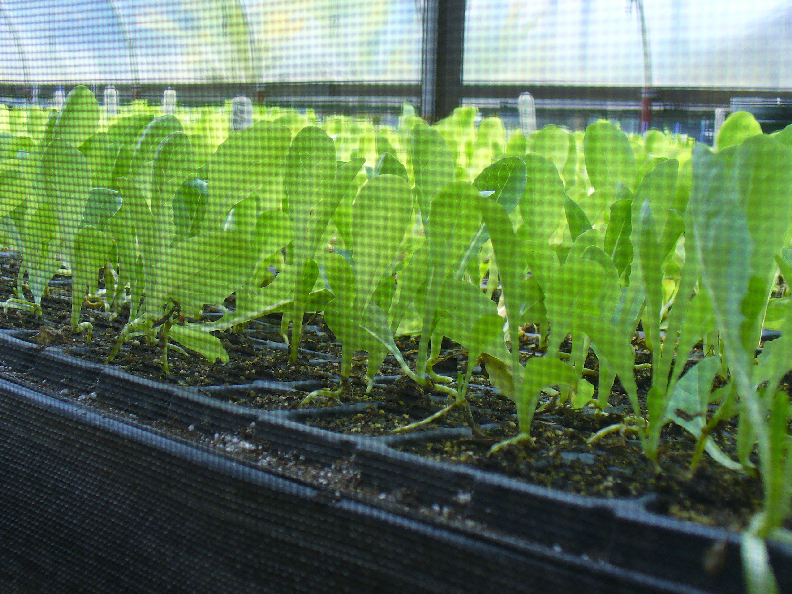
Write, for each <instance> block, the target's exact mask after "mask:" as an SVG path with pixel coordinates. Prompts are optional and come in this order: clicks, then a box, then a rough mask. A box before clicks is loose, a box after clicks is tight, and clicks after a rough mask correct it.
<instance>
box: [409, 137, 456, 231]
mask: <svg viewBox="0 0 792 594" xmlns="http://www.w3.org/2000/svg"><path fill="white" fill-rule="evenodd" d="M410 161H411V163H412V170H413V175H414V177H415V191H416V194H417V196H418V207H419V208H420V211H421V216H422V218H423V219H424V220H426V218H427V217H428V216H429V210H430V206H431V204H432V200H434V197H435V195H436V194H437V193H438V192H439V191H440V188H442V187H443V186H445V185H446V184H448V183H450V182H452V181H454V157H453V156H452V154H451V151H450V150H449V148H448V145H447V144H446V141H445V140H443V137H442V136H441V135H440V133H439V132H438V131H437V130H435V129H434V128H431V127H429V126H427V125H425V124H418V125H416V126H415V128H413V131H412V141H411V146H410Z"/></svg>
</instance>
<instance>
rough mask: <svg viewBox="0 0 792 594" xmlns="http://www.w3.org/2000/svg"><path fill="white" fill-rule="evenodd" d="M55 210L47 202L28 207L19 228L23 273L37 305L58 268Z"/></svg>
mask: <svg viewBox="0 0 792 594" xmlns="http://www.w3.org/2000/svg"><path fill="white" fill-rule="evenodd" d="M54 210H55V209H54V207H53V205H52V204H51V203H49V202H44V203H40V204H35V203H34V204H31V207H29V208H28V209H27V211H26V212H25V220H24V223H23V225H22V232H21V236H22V245H23V248H24V249H23V252H22V269H23V270H27V273H28V285H29V286H30V292H31V293H33V300H34V302H35V303H37V304H39V305H40V304H41V298H42V296H43V295H44V291H45V290H46V288H47V285H48V284H49V282H50V280H51V279H52V277H53V276H55V273H56V272H57V271H58V268H59V266H60V262H59V261H58V259H57V246H58V222H57V219H56V215H55V212H54Z"/></svg>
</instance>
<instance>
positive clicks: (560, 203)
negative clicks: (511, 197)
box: [519, 153, 566, 242]
mask: <svg viewBox="0 0 792 594" xmlns="http://www.w3.org/2000/svg"><path fill="white" fill-rule="evenodd" d="M525 166H526V175H527V180H526V184H525V191H524V192H523V195H522V198H521V199H520V205H519V208H520V215H521V216H522V220H523V222H524V223H525V225H526V228H527V231H528V237H529V238H531V239H532V240H535V241H545V242H546V241H547V240H549V238H550V236H551V235H552V234H553V232H554V231H555V230H556V228H557V227H558V225H559V223H560V222H561V218H562V217H563V216H564V212H565V210H564V209H565V202H566V195H565V194H564V182H563V181H562V180H561V177H560V176H559V175H558V171H557V170H556V168H555V165H553V163H552V161H550V160H549V159H546V158H544V157H540V156H538V155H534V154H531V153H529V154H527V155H526V156H525Z"/></svg>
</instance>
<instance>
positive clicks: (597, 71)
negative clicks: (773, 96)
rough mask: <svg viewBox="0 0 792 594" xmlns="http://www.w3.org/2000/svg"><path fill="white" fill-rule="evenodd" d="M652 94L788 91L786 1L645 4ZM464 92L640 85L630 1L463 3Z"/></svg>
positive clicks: (791, 7)
mask: <svg viewBox="0 0 792 594" xmlns="http://www.w3.org/2000/svg"><path fill="white" fill-rule="evenodd" d="M643 7H644V12H645V18H646V25H647V33H648V38H649V48H650V56H651V64H652V79H651V81H650V82H651V84H653V85H654V86H659V87H686V88H745V89H789V88H792V2H790V1H789V0H754V1H753V2H745V1H744V0H643ZM464 81H465V82H466V83H476V82H478V83H493V82H497V83H533V84H560V85H603V86H611V85H624V86H642V85H643V84H644V60H643V49H642V37H641V28H640V21H639V16H638V6H637V3H636V2H631V1H630V0H531V1H527V2H526V1H525V0H468V14H467V23H466V37H465V71H464Z"/></svg>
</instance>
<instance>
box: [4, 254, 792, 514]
mask: <svg viewBox="0 0 792 594" xmlns="http://www.w3.org/2000/svg"><path fill="white" fill-rule="evenodd" d="M18 268H19V260H18V258H17V257H13V256H6V257H4V258H2V260H0V299H3V300H5V299H8V298H9V297H13V296H14V285H15V283H16V276H17V272H18ZM70 295H71V288H70V283H69V279H68V278H66V277H61V276H58V277H56V278H55V279H54V280H53V281H52V283H51V285H50V291H49V295H47V296H45V297H44V299H43V301H42V310H43V313H42V314H41V315H36V314H33V313H31V312H27V311H23V310H19V309H13V308H9V309H8V310H7V312H6V313H5V315H3V314H0V328H7V329H24V330H29V331H31V332H30V335H31V340H33V341H35V342H37V343H38V344H40V345H42V346H52V345H59V346H63V347H65V348H66V350H67V352H68V353H69V354H72V355H76V356H80V357H83V358H86V359H89V360H91V361H96V362H104V361H105V359H106V357H107V355H108V353H109V352H110V349H111V348H112V346H113V344H114V343H115V341H116V339H117V337H118V334H119V332H120V330H121V328H122V327H123V325H124V323H126V321H127V320H128V316H129V313H128V312H129V308H128V306H125V307H124V308H123V309H122V311H121V312H120V313H119V314H118V315H114V314H112V313H110V314H108V313H106V312H105V311H104V309H102V308H97V309H92V308H91V307H90V306H89V305H88V304H83V310H82V318H81V320H82V321H89V320H90V321H91V322H92V324H93V332H92V337H91V341H90V343H88V342H87V340H86V336H85V334H75V333H73V332H72V331H71V329H70V327H69V318H70V313H71V300H70ZM227 305H233V301H230V302H227ZM207 316H209V317H211V316H212V312H211V311H210V312H208V313H207ZM305 322H306V326H305V329H304V335H303V342H302V344H301V345H300V346H301V349H302V350H301V355H300V358H299V360H298V362H297V363H296V364H291V363H290V362H289V359H288V353H287V351H286V344H285V342H284V339H283V337H282V336H281V335H280V315H273V316H268V317H264V318H262V319H260V320H256V321H254V322H252V323H250V324H248V325H247V327H246V328H244V329H241V330H238V331H232V330H228V331H225V332H219V333H216V335H217V336H218V337H219V338H220V339H221V341H222V342H223V345H224V347H225V348H226V350H227V352H228V354H229V356H230V361H229V362H228V363H225V364H223V363H219V362H218V363H209V362H208V361H206V360H205V359H203V358H202V357H200V356H198V355H197V354H195V353H191V352H185V351H182V350H181V349H179V348H178V347H173V346H171V347H170V348H169V357H168V361H169V365H170V373H169V374H164V373H163V371H162V367H161V355H162V350H161V347H160V345H159V344H153V345H150V344H146V342H145V341H144V340H143V339H142V338H132V339H130V340H128V341H127V342H126V344H125V345H124V346H123V347H122V348H121V350H120V352H119V354H118V356H117V357H116V358H115V359H114V360H113V362H112V363H111V365H116V366H119V367H122V368H124V369H125V370H127V371H129V372H131V373H134V374H137V375H141V376H145V377H148V378H151V379H154V380H157V381H162V382H168V383H175V384H181V385H189V386H199V387H200V386H207V387H208V386H217V385H225V386H228V385H240V384H250V383H252V382H254V381H256V380H277V381H284V382H292V381H299V382H305V381H306V380H311V382H312V384H313V385H315V386H324V387H331V388H332V387H336V386H337V385H338V376H337V372H338V369H339V366H340V357H341V345H340V344H339V343H338V342H337V341H336V340H335V337H334V336H333V333H332V332H331V331H330V330H329V329H328V328H327V326H326V325H325V324H324V321H323V319H322V317H321V315H315V316H306V320H305ZM529 330H530V329H529ZM397 343H398V344H399V346H400V348H401V350H402V353H404V354H405V359H406V360H407V361H408V363H410V364H411V366H412V364H413V357H414V353H415V351H416V350H417V343H416V341H415V339H413V338H410V337H405V338H400V339H398V340H397ZM443 346H444V349H443V356H442V359H443V360H442V362H441V363H440V364H438V365H437V366H436V367H435V371H437V372H438V373H440V374H443V375H447V376H449V377H453V378H455V377H456V376H457V372H459V371H463V370H464V366H465V365H466V362H467V357H466V353H465V352H464V351H463V349H461V348H460V347H459V346H458V345H455V344H453V343H447V344H445V343H444V345H443ZM635 348H636V351H637V353H638V357H637V362H638V363H641V362H649V360H650V355H649V354H648V352H647V351H646V350H645V348H643V345H642V344H641V342H640V340H638V339H636V341H635ZM521 350H524V351H525V353H526V356H531V355H532V354H534V353H536V352H538V347H537V345H536V343H535V340H534V339H532V338H531V333H530V332H528V333H526V337H525V339H524V344H521ZM357 355H359V356H358V357H356V361H355V365H354V368H353V377H352V380H351V382H350V385H349V388H348V390H347V391H346V393H345V394H344V395H343V396H342V397H341V399H340V400H341V402H342V403H344V404H350V403H361V405H360V407H359V408H358V410H357V411H356V412H354V413H351V414H341V415H316V416H313V417H309V418H307V419H306V420H305V421H304V422H306V423H307V424H309V425H312V426H316V427H321V428H323V429H328V430H331V431H336V432H346V433H354V434H367V435H386V434H389V433H391V432H392V431H393V430H395V429H398V428H400V427H404V426H406V425H408V424H410V423H413V422H416V421H420V420H422V419H424V418H426V417H427V416H429V415H431V414H433V413H435V412H437V411H439V410H440V409H442V408H443V407H444V406H445V405H446V404H447V401H446V399H445V397H444V396H443V395H441V394H429V393H424V392H423V391H422V390H421V389H420V388H419V387H418V386H417V385H416V384H415V383H414V382H412V381H411V380H409V379H408V378H407V377H405V376H403V375H401V371H400V369H399V367H398V365H397V364H396V363H395V361H394V360H393V359H392V357H390V356H388V358H387V359H386V361H385V364H384V365H383V366H382V368H381V369H380V371H379V373H380V376H379V378H378V381H377V383H376V385H375V387H374V389H373V390H372V391H371V393H369V394H366V393H365V381H364V378H365V358H364V355H365V354H364V353H357ZM592 366H593V367H596V366H595V362H591V364H589V365H587V367H592ZM2 375H7V374H4V373H0V376H2ZM649 375H650V372H649V370H642V371H640V372H637V375H636V379H637V380H638V385H639V388H640V389H641V390H642V391H643V393H644V394H645V391H646V390H647V389H648V388H649V385H648V381H649ZM12 379H13V378H12ZM591 381H592V383H594V384H595V385H596V377H592V378H591ZM471 382H472V384H474V385H473V386H472V387H471V390H470V392H469V395H468V400H469V402H470V405H471V411H472V416H473V419H474V421H475V422H476V424H477V426H478V429H479V432H477V433H480V434H477V433H472V432H470V431H460V432H458V433H460V434H461V436H460V435H457V436H455V437H447V438H443V437H441V438H439V439H437V438H436V439H427V440H416V441H412V442H404V443H402V444H401V445H398V446H395V447H398V448H399V449H402V450H404V451H407V452H410V453H413V454H417V455H419V456H424V457H428V458H432V459H435V460H441V461H445V462H450V463H454V464H468V465H471V466H473V467H476V468H479V469H483V470H487V471H492V472H496V473H501V474H505V475H508V476H511V477H514V478H517V479H520V480H524V481H527V482H530V483H533V484H537V485H543V486H547V487H552V488H554V489H560V490H564V491H570V492H575V493H581V494H587V495H592V496H597V497H605V498H636V499H643V500H644V501H646V502H649V504H648V506H647V507H649V509H651V510H652V511H655V512H657V513H661V514H668V515H671V516H674V517H677V518H681V519H686V520H691V521H695V522H699V523H703V524H709V525H718V526H723V527H727V528H731V529H740V528H743V527H745V526H746V525H747V524H748V522H749V521H750V520H751V517H752V516H753V514H754V513H755V512H757V511H758V510H759V509H760V508H761V501H762V488H761V483H760V481H759V480H758V479H757V478H756V477H753V476H749V475H746V474H742V473H738V472H733V471H730V470H728V469H726V468H724V467H722V466H721V465H719V464H717V463H716V462H714V461H713V460H712V459H711V458H709V457H708V455H705V456H704V458H703V460H702V463H701V464H700V465H699V466H698V468H697V469H696V470H695V472H692V473H691V471H690V461H691V457H692V452H693V448H694V445H695V440H694V439H693V438H692V436H690V435H689V434H687V433H686V432H685V431H684V430H683V429H681V428H679V427H677V426H675V425H669V426H667V427H666V428H665V429H664V430H663V438H662V444H663V446H662V450H661V454H660V459H659V467H656V466H655V465H654V464H653V463H652V462H650V461H649V460H648V459H647V458H646V457H645V456H644V455H643V454H642V452H641V446H640V442H639V441H638V440H637V439H634V438H633V436H631V435H629V434H627V435H622V434H620V433H618V432H615V433H613V434H611V435H608V436H606V437H604V438H602V439H601V440H599V441H598V442H597V443H595V444H591V445H590V444H588V443H587V442H586V440H587V439H588V438H590V437H591V436H592V435H594V434H595V433H596V432H597V431H599V430H601V429H603V428H605V427H608V426H610V425H613V424H617V423H620V422H621V421H622V420H623V419H624V417H625V415H626V414H629V413H630V407H629V403H628V401H627V397H626V396H625V395H624V394H623V393H622V392H621V391H620V389H619V385H618V382H617V385H616V389H615V390H614V392H613V393H612V394H611V395H610V398H609V403H610V406H609V407H608V408H607V409H606V410H605V411H604V412H603V411H599V410H596V409H593V408H584V409H582V410H573V409H572V408H571V407H569V406H566V405H565V406H553V405H552V402H551V398H550V397H549V396H548V397H545V398H543V400H542V401H541V404H542V405H547V406H546V408H545V409H544V410H543V411H542V412H539V413H537V415H536V417H535V420H534V424H533V427H532V437H533V438H534V441H533V443H532V444H527V443H522V444H519V445H512V446H507V447H504V448H503V449H501V450H499V451H497V452H496V453H490V448H491V447H492V446H493V445H494V444H496V443H499V442H501V441H502V440H504V439H508V438H510V437H514V436H515V435H516V433H517V423H516V409H515V406H514V404H513V403H512V402H511V401H510V400H508V399H507V398H505V397H503V396H501V395H500V394H499V393H498V391H497V390H496V389H495V388H493V387H492V385H491V384H490V382H489V380H488V377H487V375H486V369H481V368H479V367H477V368H476V369H475V370H474V375H473V379H472V380H471ZM207 393H208V394H210V395H214V396H215V397H217V398H221V399H223V400H224V401H227V402H233V403H234V404H237V405H239V406H247V407H254V408H261V409H282V408H298V407H300V406H301V401H302V400H303V398H305V396H306V394H307V392H306V391H298V390H295V391H293V392H289V393H286V394H283V393H267V392H266V391H262V390H258V389H255V388H251V389H249V390H237V391H234V392H233V395H229V394H230V392H226V393H223V392H218V393H216V394H215V393H214V392H212V391H211V390H207ZM334 404H338V402H334V401H330V400H327V399H322V398H320V399H318V400H316V401H315V402H313V403H312V404H311V406H312V407H322V406H332V405H334ZM465 427H468V423H467V421H466V419H465V416H464V415H463V414H462V413H461V412H459V411H453V412H451V413H450V414H448V415H447V416H445V417H442V418H441V419H439V420H437V421H436V422H434V423H432V424H429V425H427V426H426V427H423V428H422V429H421V430H432V429H439V428H465ZM163 430H165V431H166V432H167V431H171V432H176V433H179V432H180V433H181V434H182V435H181V436H182V437H185V436H186V437H189V438H191V439H194V440H195V439H198V440H202V441H204V442H206V443H210V444H212V445H214V446H215V447H218V448H220V449H221V450H223V451H224V452H226V453H230V454H234V455H239V456H242V457H244V458H247V459H251V460H255V461H257V462H258V463H263V464H264V465H265V466H268V467H269V465H271V467H272V468H273V469H274V468H276V467H277V468H279V469H280V471H281V472H283V471H284V469H286V471H288V468H289V467H295V468H296V467H300V461H299V459H298V458H299V457H296V458H295V456H293V455H291V454H289V453H273V452H267V451H266V450H265V449H263V448H261V447H260V446H250V447H248V446H242V445H240V444H245V443H248V442H246V441H245V440H244V438H243V436H218V435H209V436H197V435H194V434H192V435H190V431H186V430H183V429H178V428H170V429H168V428H165V429H163ZM735 436H736V428H735V427H734V426H732V425H725V426H723V427H721V428H720V430H719V431H718V433H717V434H716V435H715V436H714V438H715V440H716V441H717V443H718V444H719V445H720V446H721V448H722V449H723V450H724V451H725V452H726V453H727V454H731V455H733V456H734V452H735V439H734V438H735ZM235 440H236V441H235ZM262 460H263V462H262ZM267 460H269V461H270V462H271V464H270V462H268V461H267ZM286 473H287V474H288V473H289V472H286ZM301 473H302V474H303V475H305V476H310V477H313V478H312V479H311V480H314V481H318V482H319V483H320V484H322V481H326V482H327V481H329V482H330V483H329V484H331V485H334V484H336V483H335V482H333V481H336V482H339V483H338V484H340V485H342V486H344V488H345V490H346V489H354V486H355V482H356V479H355V474H354V471H352V470H350V469H348V468H338V469H335V472H334V471H333V470H332V469H330V471H329V475H328V471H327V469H324V470H323V469H321V468H318V469H313V470H310V469H309V470H305V469H303V471H301ZM323 473H324V474H323ZM787 524H788V526H789V527H792V523H790V522H788V523H787Z"/></svg>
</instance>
